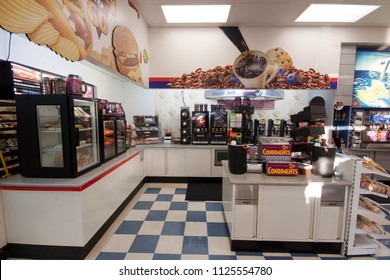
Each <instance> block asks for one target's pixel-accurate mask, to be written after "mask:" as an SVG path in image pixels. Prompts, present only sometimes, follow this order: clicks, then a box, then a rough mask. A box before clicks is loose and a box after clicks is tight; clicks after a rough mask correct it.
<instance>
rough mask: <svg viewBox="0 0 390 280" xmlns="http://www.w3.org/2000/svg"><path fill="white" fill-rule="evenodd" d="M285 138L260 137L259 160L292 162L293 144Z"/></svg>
mask: <svg viewBox="0 0 390 280" xmlns="http://www.w3.org/2000/svg"><path fill="white" fill-rule="evenodd" d="M288 140H289V139H288V138H285V137H258V141H257V143H258V154H259V158H261V159H262V160H266V161H290V160H291V144H290V143H289V141H288Z"/></svg>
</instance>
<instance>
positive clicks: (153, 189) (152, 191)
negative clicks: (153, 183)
mask: <svg viewBox="0 0 390 280" xmlns="http://www.w3.org/2000/svg"><path fill="white" fill-rule="evenodd" d="M160 191H161V188H147V189H146V190H145V193H147V194H156V193H160Z"/></svg>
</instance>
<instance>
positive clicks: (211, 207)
mask: <svg viewBox="0 0 390 280" xmlns="http://www.w3.org/2000/svg"><path fill="white" fill-rule="evenodd" d="M206 210H207V211H222V210H223V208H222V203H221V202H206Z"/></svg>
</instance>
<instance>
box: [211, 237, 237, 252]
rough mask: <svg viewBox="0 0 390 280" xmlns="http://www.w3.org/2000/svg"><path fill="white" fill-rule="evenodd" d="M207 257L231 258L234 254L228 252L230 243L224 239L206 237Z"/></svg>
mask: <svg viewBox="0 0 390 280" xmlns="http://www.w3.org/2000/svg"><path fill="white" fill-rule="evenodd" d="M207 240H208V245H209V255H222V256H232V255H235V252H232V251H231V250H230V242H229V239H228V238H226V237H210V236H209V237H208V238H207Z"/></svg>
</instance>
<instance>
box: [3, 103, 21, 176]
mask: <svg viewBox="0 0 390 280" xmlns="http://www.w3.org/2000/svg"><path fill="white" fill-rule="evenodd" d="M0 150H1V152H2V154H3V157H4V162H5V164H6V166H3V164H2V165H1V166H0V176H1V177H4V176H7V174H6V171H5V168H7V169H8V172H9V174H10V175H13V174H17V173H19V158H18V142H17V121H16V107H15V101H14V100H0Z"/></svg>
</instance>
